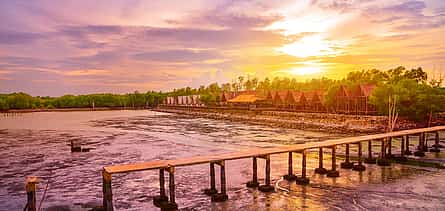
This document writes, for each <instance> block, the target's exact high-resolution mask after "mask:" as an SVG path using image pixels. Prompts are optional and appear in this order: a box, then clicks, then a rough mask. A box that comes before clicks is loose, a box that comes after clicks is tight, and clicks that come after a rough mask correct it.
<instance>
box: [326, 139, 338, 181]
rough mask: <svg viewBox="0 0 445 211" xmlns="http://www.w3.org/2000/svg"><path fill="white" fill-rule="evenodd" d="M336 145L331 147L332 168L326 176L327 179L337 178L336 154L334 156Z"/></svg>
mask: <svg viewBox="0 0 445 211" xmlns="http://www.w3.org/2000/svg"><path fill="white" fill-rule="evenodd" d="M336 147H337V146H336V145H334V146H332V167H331V170H330V171H328V173H327V175H326V176H328V177H339V176H340V173H339V172H338V171H337V163H336V156H337V155H336V154H335V149H336Z"/></svg>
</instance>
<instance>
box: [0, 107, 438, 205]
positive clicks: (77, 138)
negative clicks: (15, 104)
mask: <svg viewBox="0 0 445 211" xmlns="http://www.w3.org/2000/svg"><path fill="white" fill-rule="evenodd" d="M0 115H1V116H0V152H1V153H0V169H1V171H0V210H5V211H6V210H22V209H23V207H24V206H25V203H26V196H25V195H26V194H25V190H24V182H25V179H26V176H29V175H35V176H38V177H39V178H41V181H40V183H39V184H38V193H37V201H38V202H40V198H41V196H42V195H43V192H44V189H45V187H46V184H48V190H47V194H46V200H45V201H44V202H43V206H42V207H43V208H46V210H51V209H52V210H55V209H56V208H58V209H59V210H63V209H73V210H82V209H81V208H82V207H84V206H86V205H91V204H100V203H101V201H102V178H101V169H102V167H104V166H107V165H114V164H123V163H134V162H142V161H150V160H157V159H174V158H183V157H190V156H198V155H208V154H215V153H222V152H230V151H236V150H242V149H248V148H251V147H272V146H281V145H286V144H298V143H305V142H311V141H323V140H326V139H330V138H340V137H344V136H345V135H344V134H335V133H323V132H312V131H302V130H297V129H282V128H272V127H267V126H259V125H249V124H244V123H238V122H230V121H220V120H212V119H204V118H199V117H191V116H182V115H175V114H166V113H158V112H152V111H147V110H139V111H91V112H86V111H83V112H38V113H24V114H18V115H14V116H5V115H3V114H0ZM441 137H445V133H442V134H441ZM70 141H74V142H75V143H79V144H81V145H82V146H83V147H88V148H91V151H90V152H84V153H71V151H70V147H69V143H70ZM412 142H414V141H412ZM375 151H378V150H375ZM352 153H354V149H353V152H352ZM294 154H295V155H294V156H295V158H294V163H295V170H294V171H295V172H297V173H299V172H298V171H299V166H300V165H299V162H300V159H299V155H298V154H296V153H294ZM428 154H429V155H428V156H430V157H432V158H434V157H433V156H432V155H430V153H428ZM308 156H309V159H308V171H309V172H308V173H309V178H310V180H311V184H310V185H308V186H299V185H296V184H295V183H292V182H290V183H289V182H287V181H283V180H281V179H280V178H281V176H282V175H284V174H286V172H287V155H286V154H283V155H273V156H271V160H272V166H271V169H272V171H271V176H272V182H273V183H274V184H276V187H277V190H276V191H275V192H274V193H262V192H258V191H257V190H253V189H248V188H246V187H245V182H247V181H248V180H250V179H251V174H252V172H251V160H249V159H243V160H236V161H228V162H227V163H226V177H227V189H228V195H229V200H228V201H227V202H224V203H211V202H210V198H209V197H208V196H206V195H204V194H203V193H202V189H204V188H207V187H208V184H209V176H208V174H209V173H208V171H209V170H208V168H209V167H208V165H197V166H191V167H180V168H177V173H176V178H175V179H176V198H177V200H176V202H177V203H178V205H179V208H180V209H182V210H294V209H317V210H366V209H371V210H375V209H378V210H397V209H400V210H406V209H433V210H443V209H445V182H444V181H443V178H445V170H438V169H434V168H425V167H423V168H421V167H413V166H407V165H399V164H393V165H392V166H391V167H379V166H375V165H367V170H366V171H364V172H361V173H358V172H354V171H351V170H343V169H340V174H341V177H339V178H335V179H332V178H326V177H325V176H320V175H316V174H314V173H313V169H314V168H315V167H316V166H317V165H318V160H317V159H316V158H317V153H316V152H315V151H314V152H311V153H309V155H308ZM439 157H442V154H440V156H439ZM325 159H326V160H325V163H326V164H325V165H326V167H329V165H328V164H329V163H330V162H329V159H330V158H329V156H328V155H326V156H325ZM436 159H441V158H437V157H436ZM340 162H341V161H340V159H339V161H338V164H339V163H340ZM216 169H217V170H218V168H216ZM258 173H259V178H260V179H261V180H260V181H261V182H262V179H263V178H264V163H263V161H261V160H260V161H259V165H258ZM216 175H219V172H218V171H217V172H216ZM158 185H159V183H158V172H157V171H143V172H135V173H129V174H122V175H113V199H114V206H115V208H116V210H153V209H156V207H154V205H153V203H152V197H153V196H155V195H157V194H158V191H159V190H158Z"/></svg>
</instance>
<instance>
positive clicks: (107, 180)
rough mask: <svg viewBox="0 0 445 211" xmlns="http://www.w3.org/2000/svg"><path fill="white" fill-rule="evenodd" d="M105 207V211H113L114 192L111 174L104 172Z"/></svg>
mask: <svg viewBox="0 0 445 211" xmlns="http://www.w3.org/2000/svg"><path fill="white" fill-rule="evenodd" d="M102 190H103V207H104V210H105V211H113V209H114V208H113V192H112V190H111V174H109V173H108V172H106V171H105V170H103V171H102Z"/></svg>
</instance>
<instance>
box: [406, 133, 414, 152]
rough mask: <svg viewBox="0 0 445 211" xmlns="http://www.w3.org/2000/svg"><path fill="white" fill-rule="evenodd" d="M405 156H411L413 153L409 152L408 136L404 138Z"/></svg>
mask: <svg viewBox="0 0 445 211" xmlns="http://www.w3.org/2000/svg"><path fill="white" fill-rule="evenodd" d="M405 142H406V143H405V155H412V154H413V153H412V152H411V150H409V145H410V144H409V135H406V136H405Z"/></svg>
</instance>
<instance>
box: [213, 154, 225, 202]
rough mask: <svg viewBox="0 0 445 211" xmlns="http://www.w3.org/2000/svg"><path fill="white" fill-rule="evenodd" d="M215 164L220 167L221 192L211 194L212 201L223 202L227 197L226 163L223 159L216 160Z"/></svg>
mask: <svg viewBox="0 0 445 211" xmlns="http://www.w3.org/2000/svg"><path fill="white" fill-rule="evenodd" d="M216 164H218V165H219V167H220V171H219V174H220V182H221V184H220V185H221V193H215V194H213V195H212V202H223V201H227V200H228V199H229V196H228V195H227V191H226V164H225V161H224V160H222V161H218V162H216Z"/></svg>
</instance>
